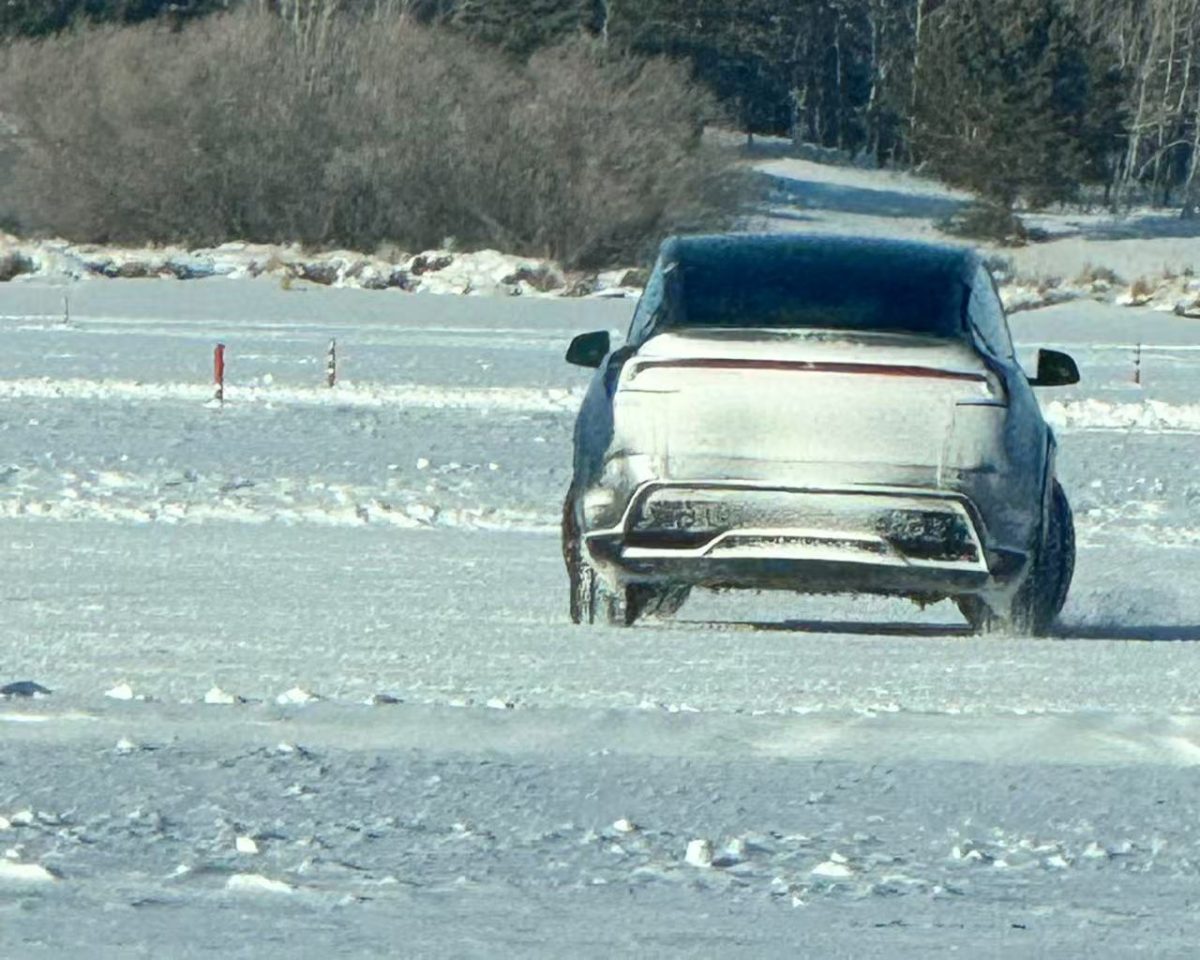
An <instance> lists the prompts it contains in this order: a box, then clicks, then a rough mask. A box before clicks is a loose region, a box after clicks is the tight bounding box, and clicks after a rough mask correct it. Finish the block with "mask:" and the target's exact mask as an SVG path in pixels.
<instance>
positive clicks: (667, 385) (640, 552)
mask: <svg viewBox="0 0 1200 960" xmlns="http://www.w3.org/2000/svg"><path fill="white" fill-rule="evenodd" d="M567 359H568V360H569V361H570V362H571V363H575V364H578V365H581V366H585V367H593V368H595V369H596V374H595V377H594V378H593V380H592V383H591V386H590V388H589V390H588V392H587V396H586V398H585V399H584V402H583V406H582V409H581V410H580V413H579V418H578V421H577V422H576V427H575V461H574V476H573V480H572V483H571V488H570V490H569V492H568V494H567V498H566V503H565V506H564V510H563V552H564V557H565V560H566V564H567V571H568V573H569V576H570V588H571V593H570V609H571V618H572V619H573V620H574V621H575V622H577V623H579V622H588V623H591V622H595V621H596V620H598V619H599V620H604V621H607V622H609V623H615V624H626V625H628V624H632V623H633V622H634V621H635V620H636V619H637V618H638V617H639V616H641V615H643V614H657V615H665V614H670V613H673V612H674V611H675V610H676V609H678V607H679V606H680V604H682V603H683V601H684V599H686V597H687V595H688V592H689V591H690V590H691V588H692V587H697V586H699V587H712V588H736V587H742V588H751V589H782V590H792V591H797V592H799V593H829V592H851V593H880V594H891V595H899V596H905V597H910V598H912V599H913V600H915V601H918V602H921V603H928V602H933V601H935V600H939V599H943V598H947V597H950V598H953V599H954V600H955V601H956V602H957V603H958V606H959V609H960V610H961V611H962V613H963V615H964V616H965V617H966V618H967V620H968V621H969V622H970V623H971V624H972V625H973V626H974V627H976V628H977V629H981V630H984V629H988V630H993V629H994V630H1004V631H1010V632H1018V633H1043V632H1045V631H1046V630H1048V629H1049V627H1050V626H1051V624H1052V623H1053V620H1054V618H1055V617H1056V616H1057V614H1058V612H1059V610H1060V609H1061V608H1062V605H1063V602H1064V601H1065V599H1066V594H1067V589H1068V587H1069V585H1070V580H1071V574H1072V571H1073V568H1074V553H1075V546H1074V531H1073V526H1072V520H1071V511H1070V507H1069V506H1068V504H1067V499H1066V496H1065V495H1064V493H1063V490H1062V488H1061V487H1060V486H1059V484H1058V482H1057V480H1056V479H1055V475H1054V454H1055V440H1054V435H1053V433H1052V432H1051V431H1050V428H1049V427H1048V426H1047V425H1046V423H1045V421H1044V420H1043V419H1042V416H1041V412H1040V409H1039V407H1038V404H1037V400H1036V399H1035V397H1034V395H1033V392H1032V390H1031V389H1030V386H1031V385H1032V386H1059V385H1065V384H1070V383H1075V382H1077V381H1078V379H1079V374H1078V370H1077V369H1076V366H1075V363H1074V361H1072V360H1071V358H1070V357H1068V356H1066V355H1065V354H1061V353H1056V352H1054V351H1050V350H1043V351H1041V353H1040V355H1039V358H1038V361H1039V362H1038V372H1037V376H1036V377H1035V378H1033V379H1032V380H1031V379H1029V378H1027V377H1026V375H1025V373H1024V371H1023V370H1022V369H1021V367H1020V365H1019V364H1018V363H1017V360H1016V358H1015V356H1014V353H1013V347H1012V341H1011V339H1010V336H1009V332H1008V325H1007V322H1006V321H1005V318H1004V312H1003V309H1002V307H1001V305H1000V301H999V298H998V297H997V295H996V290H995V286H994V284H993V282H992V279H991V277H990V275H989V274H988V272H987V270H986V269H985V267H984V266H983V264H982V263H981V262H980V260H979V258H978V257H977V256H976V255H975V254H973V253H971V252H970V251H967V250H962V249H956V248H951V247H940V246H932V245H927V244H917V243H908V242H899V241H884V240H874V239H861V238H839V237H828V236H822V237H809V236H794V235H789V236H752V235H729V236H708V237H677V238H672V239H670V240H668V241H667V242H666V243H664V244H663V247H662V250H661V252H660V255H659V258H658V261H657V263H656V265H655V267H654V270H653V272H652V273H651V276H650V280H649V283H648V284H647V287H646V291H645V293H644V295H643V297H642V299H641V302H640V303H639V304H638V307H637V310H636V312H635V314H634V317H633V321H632V324H631V325H630V328H629V333H628V336H627V338H626V341H625V343H624V345H623V346H621V347H620V348H619V349H616V350H612V349H610V344H609V337H608V334H607V333H605V332H599V333H591V334H584V335H582V336H580V337H577V338H576V339H575V340H574V341H573V342H572V344H571V347H570V350H569V351H568V353H567Z"/></svg>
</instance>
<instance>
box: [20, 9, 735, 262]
mask: <svg viewBox="0 0 1200 960" xmlns="http://www.w3.org/2000/svg"><path fill="white" fill-rule="evenodd" d="M380 9H381V10H383V11H387V10H388V8H387V5H382V6H381V8H380ZM318 41H319V42H318ZM0 102H3V103H4V104H5V113H6V115H7V116H8V117H9V119H10V120H11V121H12V122H13V123H14V125H15V126H16V128H17V131H18V136H17V142H18V143H19V145H20V151H19V154H20V155H19V158H18V163H17V170H16V179H17V187H18V189H17V190H16V191H15V195H16V197H17V201H16V203H17V205H18V210H17V213H18V214H19V215H20V217H21V219H22V221H23V222H25V223H26V224H28V225H29V226H31V227H33V228H34V229H38V230H41V231H47V232H53V233H56V234H59V235H62V236H65V237H67V238H69V239H73V240H78V241H97V242H122V243H147V242H158V243H166V242H171V243H184V244H189V245H211V244H216V243H220V242H223V241H226V240H230V239H244V240H250V241H255V242H301V243H304V244H307V245H310V246H325V247H330V246H335V247H353V248H357V249H374V248H376V247H377V246H379V245H380V244H381V243H391V244H397V245H399V246H401V247H406V248H409V249H427V248H431V247H435V246H439V245H441V244H442V242H443V240H444V238H447V237H453V238H455V240H456V242H457V244H458V245H459V246H460V247H463V248H471V247H481V246H499V247H503V248H506V249H509V250H512V251H515V252H520V253H526V254H533V255H541V256H552V257H556V258H558V259H560V260H562V261H563V262H564V263H565V264H567V265H568V266H576V265H589V264H600V263H604V262H608V261H612V260H615V259H619V258H624V257H629V256H631V255H633V254H635V253H638V252H641V251H642V250H643V249H644V248H646V247H647V246H648V245H649V244H651V243H652V242H653V241H654V240H656V239H657V237H658V236H659V235H660V234H662V233H664V232H667V231H669V230H673V229H679V228H688V227H701V226H715V225H719V224H720V223H721V222H723V218H724V217H725V216H726V215H727V214H728V213H729V212H730V211H731V210H733V209H734V207H735V206H736V203H737V198H738V188H737V187H736V185H735V181H734V179H733V178H731V177H730V176H729V175H728V172H727V161H726V160H725V159H724V158H723V157H720V156H717V155H714V154H712V153H710V152H709V151H708V149H707V148H705V147H704V146H703V145H702V144H701V142H700V136H699V132H700V130H701V128H702V125H703V123H704V121H705V119H706V117H707V116H708V115H709V112H710V111H711V110H712V104H711V101H710V100H709V99H708V98H707V97H706V96H704V95H703V94H702V93H701V92H700V91H698V90H697V89H696V88H695V87H694V86H693V85H692V83H691V82H690V81H689V80H688V78H687V76H686V74H685V73H684V72H683V70H682V68H680V67H677V66H675V65H672V64H669V63H667V62H665V61H644V60H625V59H613V58H611V57H608V56H607V55H605V54H604V53H603V52H602V51H601V50H600V49H598V48H597V47H594V46H590V45H588V44H586V43H583V42H573V43H571V44H569V45H567V46H563V47H559V48H556V49H553V50H548V51H544V52H542V53H540V54H538V55H536V56H535V57H534V58H532V60H531V61H530V62H529V63H528V64H527V65H522V64H516V63H513V62H512V61H510V60H508V59H506V58H504V57H503V56H502V55H500V54H499V53H497V52H495V51H492V50H489V49H487V48H484V47H479V46H475V45H472V44H471V43H470V42H469V41H467V40H465V39H463V38H462V37H459V36H456V35H453V34H451V33H448V32H444V31H439V30H436V29H429V28H424V27H421V26H418V25H417V24H416V23H415V22H414V21H412V20H411V19H410V18H408V17H406V16H404V15H403V14H402V13H397V12H395V10H392V11H391V12H380V13H377V14H375V15H374V16H372V17H371V18H369V19H368V20H366V21H364V20H363V19H362V18H361V17H353V18H352V17H349V16H339V17H337V18H333V19H328V18H327V19H326V20H324V21H323V22H322V23H321V30H320V34H319V37H318V38H317V39H314V34H312V33H311V32H310V33H303V32H298V31H297V30H296V29H294V25H292V24H289V23H287V22H285V21H283V20H281V19H280V18H279V17H277V16H274V15H271V14H268V13H262V12H254V11H251V10H244V11H242V12H239V13H236V14H231V15H226V16H218V17H214V18H211V19H207V20H204V21H201V22H198V23H194V24H192V25H189V26H188V27H186V28H185V29H183V30H179V31H171V30H168V29H165V28H163V27H161V26H156V25H142V26H138V27H125V28H111V27H110V28H90V29H83V30H78V31H75V32H72V33H69V34H65V35H62V36H58V37H54V38H50V39H46V40H42V41H22V42H17V43H14V44H11V45H10V46H9V47H7V48H6V49H4V50H3V52H2V53H0Z"/></svg>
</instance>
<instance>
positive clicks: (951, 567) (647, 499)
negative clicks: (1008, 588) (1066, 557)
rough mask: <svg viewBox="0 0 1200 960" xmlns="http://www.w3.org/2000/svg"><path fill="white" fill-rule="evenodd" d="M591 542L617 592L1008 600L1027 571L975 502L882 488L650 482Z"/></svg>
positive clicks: (588, 540)
mask: <svg viewBox="0 0 1200 960" xmlns="http://www.w3.org/2000/svg"><path fill="white" fill-rule="evenodd" d="M583 539H584V543H585V545H586V548H587V551H588V553H589V555H590V557H591V559H592V562H593V565H594V566H595V567H596V568H597V569H598V570H599V572H600V573H601V575H603V576H604V577H605V578H606V579H607V580H609V581H610V582H611V583H612V584H614V585H619V584H625V583H634V582H637V583H672V584H688V585H692V586H704V587H716V588H721V587H739V588H753V589H786V590H798V591H801V592H811V593H826V592H856V593H882V594H898V595H905V596H920V597H942V596H954V595H958V594H980V593H985V592H991V591H993V590H995V589H1005V585H1006V584H1007V583H1009V582H1011V581H1013V580H1015V579H1016V578H1018V577H1019V576H1020V574H1021V573H1022V571H1023V570H1024V567H1025V564H1026V556H1025V554H1023V553H1020V552H1017V551H1012V550H1001V549H994V548H993V549H989V548H988V547H987V546H986V544H987V536H986V528H985V525H984V523H983V520H982V518H981V517H980V515H979V511H978V510H977V509H976V507H975V506H974V505H973V504H972V503H971V502H970V500H969V499H968V498H966V497H964V496H961V495H956V494H951V493H947V492H946V491H944V490H922V489H911V488H895V487H879V486H869V487H854V488H849V489H847V488H817V487H784V486H776V485H770V484H764V483H743V482H728V481H714V482H692V481H689V482H665V481H650V482H647V483H644V484H643V485H641V486H640V487H638V489H637V490H636V491H635V492H634V494H633V495H632V496H631V497H630V498H629V501H628V503H627V505H626V507H625V510H624V513H623V515H622V517H621V520H620V522H619V523H617V524H614V525H613V526H611V527H608V528H602V529H595V530H590V531H586V532H585V533H584V537H583Z"/></svg>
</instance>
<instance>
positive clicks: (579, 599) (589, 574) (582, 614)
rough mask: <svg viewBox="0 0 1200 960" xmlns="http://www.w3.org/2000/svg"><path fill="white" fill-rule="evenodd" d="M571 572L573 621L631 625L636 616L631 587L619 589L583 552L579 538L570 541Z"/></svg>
mask: <svg viewBox="0 0 1200 960" xmlns="http://www.w3.org/2000/svg"><path fill="white" fill-rule="evenodd" d="M567 574H568V578H569V580H570V585H571V596H570V613H571V622H572V623H588V624H591V623H607V624H609V625H610V626H621V627H627V626H630V625H632V623H633V620H634V619H635V617H631V616H630V614H631V613H632V612H633V611H632V610H631V609H630V607H629V604H628V603H627V602H626V594H627V593H628V588H626V589H625V590H622V591H620V593H616V592H614V591H612V590H610V589H609V588H608V585H607V584H606V583H605V582H604V578H603V577H601V576H600V575H599V574H598V573H597V572H596V568H595V567H593V566H592V564H591V563H590V562H589V561H588V559H587V558H586V557H585V556H584V555H583V548H582V546H581V545H580V543H579V541H578V539H575V540H573V541H571V542H569V543H568V544H567Z"/></svg>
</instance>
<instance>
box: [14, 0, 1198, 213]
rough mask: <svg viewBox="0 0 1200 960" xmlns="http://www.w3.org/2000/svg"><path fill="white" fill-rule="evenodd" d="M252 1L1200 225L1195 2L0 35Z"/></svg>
mask: <svg viewBox="0 0 1200 960" xmlns="http://www.w3.org/2000/svg"><path fill="white" fill-rule="evenodd" d="M238 5H249V6H254V7H258V8H260V9H268V10H272V11H274V12H276V13H278V14H280V15H282V16H283V17H284V18H285V19H291V20H293V21H294V22H295V23H297V24H301V23H303V24H308V25H310V26H311V24H312V23H313V22H314V21H315V20H317V19H319V18H320V17H321V16H328V15H332V13H334V12H351V13H353V12H354V11H356V10H357V11H363V12H365V11H371V12H375V13H377V12H378V11H379V10H380V9H382V8H386V9H387V10H388V11H389V12H390V13H393V14H397V13H398V14H403V15H406V16H408V17H410V18H415V19H418V20H420V21H423V22H425V23H437V24H439V25H442V26H448V27H451V28H453V29H457V30H459V31H461V32H465V33H467V34H469V35H471V36H472V37H474V38H475V39H477V40H478V41H481V42H483V43H485V44H488V45H492V46H495V47H498V48H500V49H502V50H503V51H505V52H506V53H507V54H508V55H510V56H511V57H513V58H515V59H518V60H524V59H527V58H528V57H530V56H531V55H533V54H534V53H535V52H536V51H537V50H539V49H543V48H545V47H549V46H553V45H555V44H558V43H561V42H562V41H564V40H565V39H568V38H570V37H571V36H572V35H575V34H578V33H580V32H586V33H589V34H592V35H594V36H596V37H599V38H601V40H602V42H603V43H604V44H605V45H606V46H608V47H609V48H616V49H617V50H619V51H622V52H625V51H628V52H633V53H635V54H641V55H647V56H658V55H665V56H668V57H671V58H675V59H680V60H684V61H686V62H687V63H689V64H690V68H691V69H692V70H693V72H694V75H695V76H696V77H697V78H698V79H700V80H701V81H703V82H704V83H705V84H706V85H707V86H708V87H709V88H710V89H711V90H713V91H714V92H715V93H716V94H717V96H718V97H719V98H720V100H721V101H723V103H724V104H725V108H726V110H727V111H728V113H729V115H730V116H731V117H733V118H734V119H735V120H736V121H737V122H738V124H739V125H740V126H741V128H742V129H744V130H746V131H747V132H749V133H768V134H777V135H778V134H782V135H787V136H790V137H792V138H793V139H795V140H796V141H798V142H801V141H802V142H808V143H816V144H820V145H822V146H825V147H831V148H837V149H840V150H843V151H846V152H848V153H850V154H853V155H864V154H865V155H869V156H871V157H873V158H874V159H876V160H877V161H878V162H880V163H885V164H895V165H903V166H910V165H925V166H927V167H928V168H929V169H931V170H932V171H933V172H936V173H938V174H939V175H941V176H943V177H946V178H947V179H949V180H951V181H953V182H956V183H961V184H963V185H966V186H968V187H971V188H972V189H975V190H977V191H979V192H980V193H981V194H982V195H983V196H984V197H985V198H987V199H988V200H989V201H990V202H993V203H996V204H999V205H1001V206H1004V205H1008V204H1011V203H1012V202H1013V201H1014V200H1015V199H1017V198H1018V197H1019V198H1020V199H1022V200H1024V201H1025V202H1028V203H1032V204H1035V205H1037V204H1044V203H1047V202H1050V201H1055V200H1068V199H1074V198H1076V197H1077V196H1078V193H1079V187H1080V186H1081V185H1085V184H1096V185H1098V186H1099V187H1102V188H1103V190H1104V195H1105V198H1106V200H1108V201H1110V202H1112V203H1113V204H1120V203H1124V202H1131V201H1133V200H1135V199H1142V198H1145V197H1147V196H1152V197H1153V198H1154V199H1155V200H1157V201H1158V202H1160V203H1164V204H1177V205H1180V206H1181V207H1182V208H1183V210H1184V212H1185V213H1196V212H1200V209H1198V208H1200V0H7V2H5V3H0V36H3V35H13V34H18V33H21V34H31V33H32V34H36V33H43V32H47V31H53V30H58V29H61V28H62V27H63V26H64V25H66V24H68V23H71V22H72V21H74V20H78V19H81V18H84V19H89V18H90V19H93V20H94V19H107V20H119V21H125V22H130V21H136V20H139V19H144V18H147V17H150V16H155V15H166V16H169V17H172V18H175V19H176V20H177V21H181V20H183V19H187V18H190V17H194V16H199V15H202V14H206V13H211V12H213V11H216V10H222V9H227V8H229V7H233V6H238Z"/></svg>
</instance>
